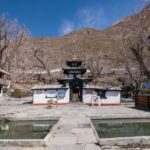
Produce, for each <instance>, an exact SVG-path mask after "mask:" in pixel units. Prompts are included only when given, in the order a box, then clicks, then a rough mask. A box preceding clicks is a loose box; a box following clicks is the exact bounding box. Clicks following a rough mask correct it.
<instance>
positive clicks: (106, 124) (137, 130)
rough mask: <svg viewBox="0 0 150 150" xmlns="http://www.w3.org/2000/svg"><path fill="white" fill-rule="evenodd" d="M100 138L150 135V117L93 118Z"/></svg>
mask: <svg viewBox="0 0 150 150" xmlns="http://www.w3.org/2000/svg"><path fill="white" fill-rule="evenodd" d="M92 122H93V125H94V127H95V129H96V131H97V133H98V136H99V138H116V137H135V136H150V120H149V119H108V120H103V119H102V120H101V119H92Z"/></svg>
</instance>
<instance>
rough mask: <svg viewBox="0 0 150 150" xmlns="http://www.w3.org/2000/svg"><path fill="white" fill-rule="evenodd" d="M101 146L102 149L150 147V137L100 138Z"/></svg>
mask: <svg viewBox="0 0 150 150" xmlns="http://www.w3.org/2000/svg"><path fill="white" fill-rule="evenodd" d="M99 145H100V146H101V147H105V146H107V147H111V146H117V147H121V148H123V147H130V148H132V147H134V148H135V147H138V148H140V147H141V148H142V147H150V136H139V137H120V138H105V139H104V138H102V139H101V138H100V139H99Z"/></svg>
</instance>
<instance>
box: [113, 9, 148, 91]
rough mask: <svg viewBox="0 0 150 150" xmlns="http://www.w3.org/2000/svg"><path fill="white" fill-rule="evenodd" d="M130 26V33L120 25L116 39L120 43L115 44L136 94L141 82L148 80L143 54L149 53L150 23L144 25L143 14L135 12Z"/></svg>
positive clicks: (146, 64)
mask: <svg viewBox="0 0 150 150" xmlns="http://www.w3.org/2000/svg"><path fill="white" fill-rule="evenodd" d="M149 8H150V7H149ZM130 27H132V29H133V30H132V31H131V32H130V33H128V32H125V30H124V29H123V28H122V27H121V26H120V27H119V29H118V32H119V33H120V34H119V38H117V40H118V41H120V44H119V45H118V44H116V46H118V48H119V49H120V51H122V53H121V52H119V54H117V56H118V57H119V58H120V59H119V60H120V61H121V62H122V63H123V64H124V65H125V67H126V70H127V72H128V75H129V79H130V81H131V86H132V88H133V90H134V93H135V94H138V93H139V91H140V87H141V84H142V83H143V82H149V81H150V70H149V68H148V67H149V62H148V61H146V60H145V55H150V53H149V47H150V40H149V36H150V24H149V25H147V26H144V20H143V16H142V17H141V16H140V15H139V14H135V15H134V16H133V17H132V24H131V25H130ZM117 43H118V42H117ZM113 44H115V41H114V40H113ZM147 57H148V56H147Z"/></svg>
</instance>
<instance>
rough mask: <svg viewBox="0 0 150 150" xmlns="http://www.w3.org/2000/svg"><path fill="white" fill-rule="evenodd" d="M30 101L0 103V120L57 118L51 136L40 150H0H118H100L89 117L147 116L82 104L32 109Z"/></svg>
mask: <svg viewBox="0 0 150 150" xmlns="http://www.w3.org/2000/svg"><path fill="white" fill-rule="evenodd" d="M30 101H31V99H30V98H29V99H26V100H25V99H24V100H23V99H22V100H14V99H13V100H10V99H7V98H5V99H1V100H0V118H2V117H6V118H13V119H38V118H40V119H41V118H43V119H44V118H49V117H54V118H55V117H60V119H59V121H58V123H57V124H56V127H55V129H54V130H52V132H51V137H50V138H49V140H48V143H47V144H48V145H47V146H44V147H32V146H31V147H23V146H22V147H17V146H16V147H15V146H0V150H100V149H105V150H106V149H113V150H115V149H116V150H119V148H118V147H115V146H114V147H107V146H106V147H102V148H100V146H99V145H98V141H97V138H96V137H97V136H96V134H95V130H94V129H93V127H92V124H91V120H90V117H99V118H117V117H124V118H126V117H128V118H129V117H150V112H147V111H142V110H137V109H134V108H130V107H127V106H101V107H98V106H93V107H92V106H87V105H84V104H82V103H70V104H67V105H64V106H57V107H55V106H54V107H52V108H51V109H48V108H47V106H33V105H32V104H30V103H29V102H30ZM134 149H135V148H134ZM137 149H138V148H137Z"/></svg>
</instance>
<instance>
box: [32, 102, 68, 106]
mask: <svg viewBox="0 0 150 150" xmlns="http://www.w3.org/2000/svg"><path fill="white" fill-rule="evenodd" d="M66 104H68V103H57V104H49V103H33V104H32V105H51V106H53V105H66Z"/></svg>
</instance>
